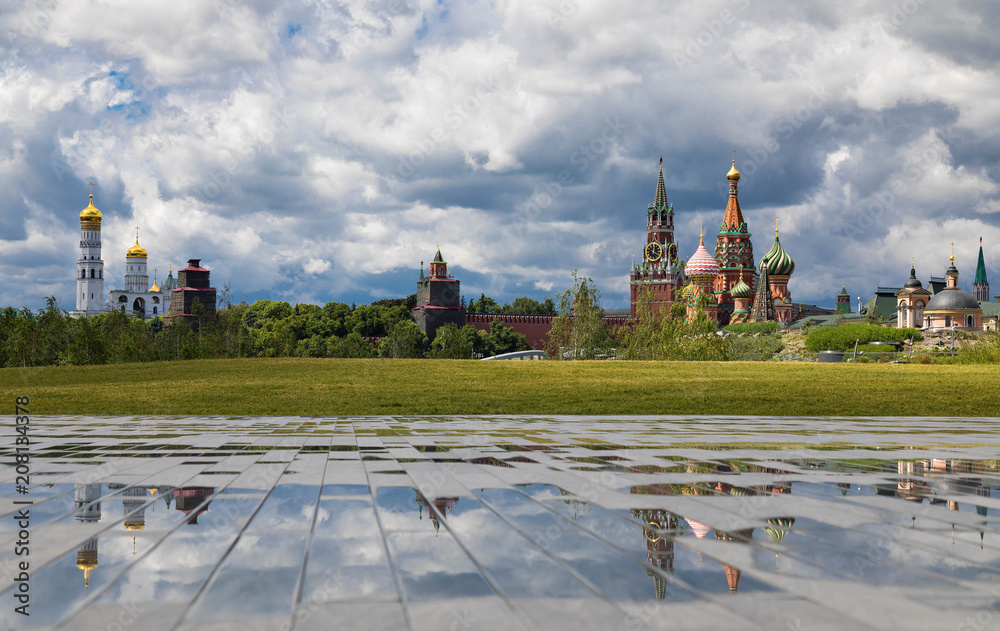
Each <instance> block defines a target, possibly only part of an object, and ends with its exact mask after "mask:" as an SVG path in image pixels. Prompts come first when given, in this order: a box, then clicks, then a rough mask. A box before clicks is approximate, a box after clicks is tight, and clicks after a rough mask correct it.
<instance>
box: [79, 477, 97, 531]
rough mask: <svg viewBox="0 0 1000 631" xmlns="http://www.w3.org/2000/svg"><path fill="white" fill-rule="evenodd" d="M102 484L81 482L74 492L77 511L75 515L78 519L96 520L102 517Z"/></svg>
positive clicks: (84, 520)
mask: <svg viewBox="0 0 1000 631" xmlns="http://www.w3.org/2000/svg"><path fill="white" fill-rule="evenodd" d="M99 499H101V485H100V484H86V485H84V484H80V485H77V487H76V490H75V491H74V492H73V505H74V507H75V508H76V511H75V512H74V513H73V517H75V518H76V520H77V521H82V522H94V521H100V519H101V503H100V502H99V501H98V500H99Z"/></svg>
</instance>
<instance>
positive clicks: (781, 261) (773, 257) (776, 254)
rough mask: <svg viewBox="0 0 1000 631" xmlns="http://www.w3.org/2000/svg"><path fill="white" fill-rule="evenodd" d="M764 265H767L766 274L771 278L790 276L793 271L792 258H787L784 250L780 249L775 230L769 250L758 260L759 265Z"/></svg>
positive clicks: (793, 262) (793, 263)
mask: <svg viewBox="0 0 1000 631" xmlns="http://www.w3.org/2000/svg"><path fill="white" fill-rule="evenodd" d="M765 263H767V273H768V274H769V275H771V276H791V275H792V272H794V271H795V261H793V260H792V257H790V256H788V252H785V248H783V247H781V241H779V240H778V233H777V230H776V231H775V234H774V243H773V244H772V245H771V249H770V250H768V251H767V254H765V255H764V258H762V259H761V260H760V264H761V265H764V264H765Z"/></svg>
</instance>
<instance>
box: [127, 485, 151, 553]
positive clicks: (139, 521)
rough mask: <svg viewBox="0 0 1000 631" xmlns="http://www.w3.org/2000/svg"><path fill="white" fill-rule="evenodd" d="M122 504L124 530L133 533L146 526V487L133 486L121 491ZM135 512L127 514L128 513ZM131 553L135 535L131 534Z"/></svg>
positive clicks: (133, 549)
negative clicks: (124, 516)
mask: <svg viewBox="0 0 1000 631" xmlns="http://www.w3.org/2000/svg"><path fill="white" fill-rule="evenodd" d="M122 496H123V497H124V499H123V500H122V506H123V507H124V510H125V515H126V516H127V517H126V518H125V530H128V531H131V532H133V533H135V532H136V531H138V530H142V529H143V528H145V527H146V489H144V488H142V487H141V486H133V487H129V488H127V489H125V490H124V491H123V492H122ZM133 512H134V513H135V514H134V515H129V513H133ZM132 554H135V535H134V534H133V535H132Z"/></svg>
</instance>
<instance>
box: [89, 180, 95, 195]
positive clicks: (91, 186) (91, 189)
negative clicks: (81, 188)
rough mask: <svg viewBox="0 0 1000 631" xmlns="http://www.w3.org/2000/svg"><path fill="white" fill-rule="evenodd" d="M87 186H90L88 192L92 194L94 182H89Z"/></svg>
mask: <svg viewBox="0 0 1000 631" xmlns="http://www.w3.org/2000/svg"><path fill="white" fill-rule="evenodd" d="M89 186H90V194H91V195H93V194H94V183H93V182H90V183H89Z"/></svg>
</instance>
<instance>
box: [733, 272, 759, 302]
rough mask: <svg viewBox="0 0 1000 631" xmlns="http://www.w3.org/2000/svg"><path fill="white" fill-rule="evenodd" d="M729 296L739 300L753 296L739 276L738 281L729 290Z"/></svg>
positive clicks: (748, 286)
mask: <svg viewBox="0 0 1000 631" xmlns="http://www.w3.org/2000/svg"><path fill="white" fill-rule="evenodd" d="M729 294H730V295H731V296H732V297H733V298H736V299H739V300H744V299H749V298H751V297H752V296H753V289H751V288H750V285H747V284H746V283H745V282H744V281H743V275H742V274H740V280H739V281H738V282H737V283H736V284H735V285H733V288H732V289H731V290H729Z"/></svg>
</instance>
